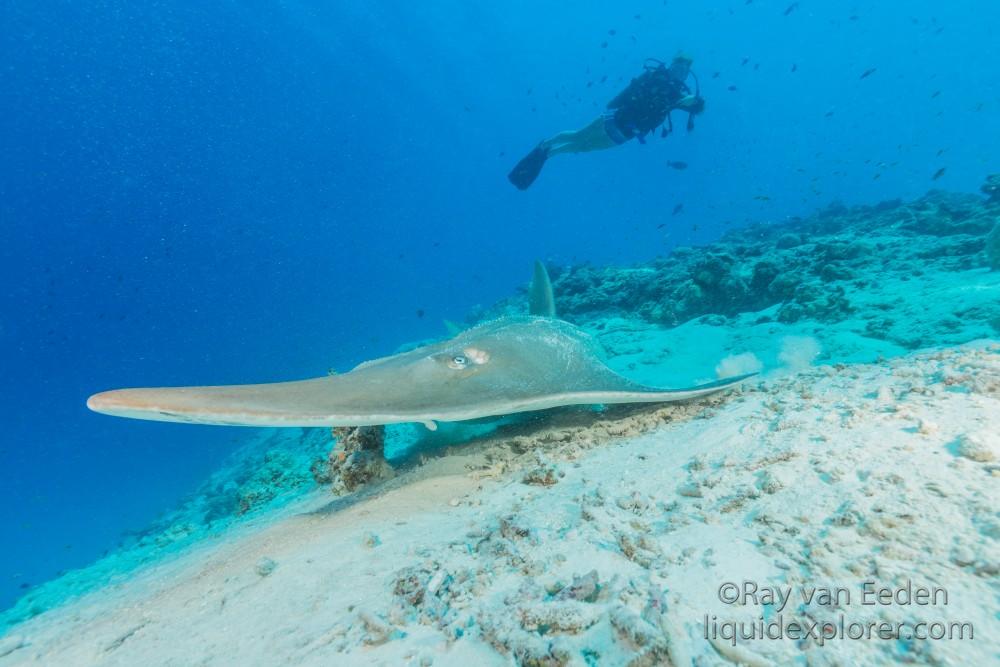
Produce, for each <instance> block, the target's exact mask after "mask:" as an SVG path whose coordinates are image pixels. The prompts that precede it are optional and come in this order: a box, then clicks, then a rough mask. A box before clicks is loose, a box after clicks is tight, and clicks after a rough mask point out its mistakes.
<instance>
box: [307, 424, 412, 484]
mask: <svg viewBox="0 0 1000 667" xmlns="http://www.w3.org/2000/svg"><path fill="white" fill-rule="evenodd" d="M333 437H334V438H335V440H336V445H335V446H334V447H333V449H331V450H330V453H329V454H328V455H327V456H326V457H325V458H323V459H318V460H316V461H314V462H313V464H312V466H311V467H310V470H311V472H312V475H313V479H315V480H316V483H317V484H320V485H329V486H330V488H331V489H332V490H333V492H334V493H337V494H342V493H350V492H351V491H354V490H355V489H357V488H359V487H361V486H363V485H365V484H367V483H369V482H371V481H374V480H379V479H388V478H389V477H392V475H393V470H392V467H391V466H390V465H389V463H388V462H387V461H386V460H385V427H384V426H344V427H338V428H334V429H333Z"/></svg>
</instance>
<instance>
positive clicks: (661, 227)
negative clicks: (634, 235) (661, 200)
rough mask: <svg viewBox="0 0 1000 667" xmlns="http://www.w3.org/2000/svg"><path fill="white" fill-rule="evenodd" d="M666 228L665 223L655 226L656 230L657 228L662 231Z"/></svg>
mask: <svg viewBox="0 0 1000 667" xmlns="http://www.w3.org/2000/svg"><path fill="white" fill-rule="evenodd" d="M666 226H667V223H665V222H664V223H662V224H659V225H657V226H656V228H657V229H663V228H664V227H666Z"/></svg>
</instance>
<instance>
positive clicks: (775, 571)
mask: <svg viewBox="0 0 1000 667" xmlns="http://www.w3.org/2000/svg"><path fill="white" fill-rule="evenodd" d="M706 418H710V419H707V420H706ZM651 424H653V425H655V424H660V425H659V426H658V427H656V428H655V429H654V430H653V431H648V429H649V427H650V425H651ZM640 432H643V433H644V434H643V435H635V434H636V433H640ZM998 433H1000V345H997V344H995V343H993V344H989V345H987V344H983V345H979V346H967V347H961V348H952V349H946V350H939V351H931V352H925V353H920V354H911V355H909V356H905V357H900V358H898V359H896V360H894V361H893V362H891V363H889V364H881V365H868V366H865V365H858V366H841V367H820V368H815V369H810V370H808V371H806V372H805V373H802V374H800V375H797V376H790V377H785V378H778V379H771V380H768V381H766V382H763V383H754V384H751V385H750V386H749V387H747V388H746V389H744V390H743V391H742V392H741V393H740V394H738V395H736V396H733V397H730V398H729V399H727V400H726V401H722V400H715V401H713V400H711V399H709V401H708V403H707V404H706V403H698V404H686V405H679V406H667V407H663V408H660V409H658V410H656V411H653V412H649V411H636V412H632V413H631V414H630V415H628V414H626V415H624V416H620V418H618V419H617V420H611V419H608V420H607V421H605V422H603V423H599V424H596V425H594V426H592V427H590V428H564V427H559V426H558V425H554V426H551V427H549V428H548V429H542V430H541V431H539V432H537V433H535V434H534V435H532V436H527V435H525V436H523V437H521V438H518V439H517V440H518V441H517V442H506V443H496V446H494V447H493V448H482V449H479V450H477V452H475V453H470V454H469V455H467V456H461V455H458V456H451V457H445V458H443V459H440V460H439V461H437V462H436V463H434V464H433V465H432V466H431V467H430V468H428V469H422V471H421V473H420V476H419V478H418V479H416V478H411V479H409V480H406V481H408V482H409V483H407V484H401V485H397V486H395V487H394V488H391V489H388V490H386V491H384V492H383V493H381V494H376V495H374V496H370V497H366V498H361V499H359V500H357V501H356V502H354V501H352V500H350V499H348V498H344V499H341V500H339V501H336V502H335V504H334V505H333V506H330V507H327V508H326V510H325V511H324V510H323V509H322V508H323V507H324V503H325V502H327V500H328V497H321V496H315V497H314V498H313V499H312V500H310V501H307V502H306V503H305V504H304V505H302V506H301V509H302V510H307V509H319V510H320V511H317V512H315V513H312V514H300V515H298V516H292V517H287V516H286V517H285V518H282V519H280V520H278V521H275V522H274V523H271V524H264V525H259V526H256V527H253V528H251V529H247V530H243V531H239V532H234V533H233V534H232V535H231V536H229V537H228V538H226V539H225V540H224V541H223V542H222V543H220V544H217V545H202V546H201V547H199V548H197V549H196V550H193V551H192V552H191V553H190V554H189V555H188V556H186V557H184V558H181V559H179V560H178V561H175V562H174V563H171V564H164V565H162V566H159V567H154V568H150V569H147V570H145V571H144V572H142V573H140V574H139V575H138V576H136V577H135V578H134V579H133V580H132V581H130V582H126V583H124V584H121V585H118V586H115V587H113V588H109V589H105V590H102V591H98V592H95V593H93V594H91V595H89V596H86V597H84V598H82V599H80V600H79V601H77V602H74V603H71V604H68V605H66V606H63V607H61V608H57V609H54V610H52V611H49V612H47V613H45V614H43V615H41V616H39V617H37V618H35V619H33V620H30V621H28V622H26V623H24V624H22V625H20V626H17V627H16V628H15V629H14V632H13V634H10V635H8V636H6V637H4V638H3V639H2V640H0V655H2V656H3V657H0V665H4V666H6V665H20V664H103V665H135V664H178V665H186V664H208V665H224V664H248V665H254V664H269V665H285V664H287V665H292V664H294V665H299V664H305V665H328V664H394V665H395V664H400V665H420V664H434V665H467V664H483V665H491V664H497V665H505V664H510V662H511V660H515V661H517V662H530V661H549V662H548V663H547V664H585V662H586V661H588V660H590V661H594V660H598V661H599V664H624V663H625V662H626V661H628V660H630V659H636V658H639V659H640V660H645V662H640V663H638V664H668V663H667V661H668V660H669V661H670V662H672V663H673V664H678V665H689V664H692V663H693V661H695V660H698V659H699V658H701V659H708V660H710V661H712V664H715V663H716V662H721V663H722V664H726V663H727V662H728V663H733V664H736V663H741V664H754V665H769V664H775V665H780V664H792V663H798V662H802V661H805V660H809V661H810V664H812V662H813V661H817V660H818V661H821V662H824V661H825V662H828V661H829V660H831V659H834V658H836V659H837V660H839V661H840V662H841V663H843V664H867V665H882V664H895V663H897V662H916V663H918V664H927V663H931V664H943V665H970V664H990V662H991V661H992V660H993V659H994V658H995V656H996V655H997V652H998V651H1000V621H998V620H997V616H996V608H995V606H993V605H991V604H984V601H991V600H995V599H996V595H997V593H998V592H1000V591H998V584H997V582H998V574H1000V551H998V547H997V540H998V539H1000V520H998V518H997V514H996V508H997V507H998V506H1000V495H998V486H997V475H998V470H1000V468H998V466H1000V463H998V460H1000V443H998V441H997V434H998ZM609 437H610V438H611V442H610V443H609V442H608V438H609ZM524 451H527V453H526V454H517V452H524ZM435 466H436V467H435ZM744 579H746V580H751V581H754V582H757V583H758V584H759V585H761V586H764V585H774V586H778V585H781V586H788V585H791V586H803V585H815V586H831V587H833V586H843V587H845V588H847V589H849V590H850V591H852V592H855V593H856V594H859V593H860V590H859V587H860V585H861V582H863V581H865V580H866V579H872V580H875V581H877V582H879V583H880V585H884V586H887V587H892V588H898V587H901V586H904V585H905V584H906V582H907V581H910V582H912V585H924V586H936V587H941V588H944V589H946V590H947V594H948V604H947V606H941V605H939V606H919V607H918V606H914V605H909V606H907V605H890V606H882V607H878V608H871V607H863V606H861V605H860V604H858V602H857V600H858V598H857V597H856V598H855V602H854V603H852V604H849V605H842V606H841V607H840V608H839V609H838V608H833V607H826V606H822V605H820V604H818V603H817V602H814V603H812V604H809V605H806V604H804V603H802V601H801V600H800V599H798V598H795V599H793V601H792V602H790V603H789V604H788V606H787V607H786V608H785V609H784V610H783V614H784V615H786V616H789V617H793V618H795V619H797V620H800V621H802V622H804V623H807V622H809V621H810V619H812V620H813V621H825V620H830V619H835V618H836V617H837V615H838V614H843V615H844V616H845V617H846V619H847V620H848V621H849V622H850V621H853V620H859V621H860V620H865V619H869V618H873V617H874V618H879V619H883V620H889V621H892V622H918V621H935V620H943V621H951V620H960V621H964V622H968V623H971V624H972V625H973V627H974V630H975V640H973V641H968V640H952V641H936V642H935V641H925V642H895V641H879V640H872V641H850V640H843V641H834V640H831V641H829V642H827V643H826V645H825V646H822V647H821V646H819V645H817V643H816V642H815V641H812V640H807V641H805V642H802V643H801V644H797V643H795V642H791V641H788V640H773V641H772V640H768V641H760V642H752V643H742V644H739V645H738V646H736V647H733V646H731V645H730V644H729V643H728V642H726V641H723V640H720V639H716V640H712V639H706V638H705V636H704V634H705V633H704V621H703V619H704V616H705V614H709V615H713V614H714V615H716V616H717V618H718V620H720V621H724V620H736V619H741V620H753V619H755V618H757V617H758V616H759V615H760V614H761V612H762V610H761V608H760V607H757V606H754V605H753V604H751V605H749V606H746V607H737V606H727V605H724V604H723V603H721V602H720V601H719V597H718V589H719V586H720V585H721V584H723V583H724V582H728V581H737V582H738V581H742V580H744ZM543 629H544V631H543ZM265 656H266V657H265Z"/></svg>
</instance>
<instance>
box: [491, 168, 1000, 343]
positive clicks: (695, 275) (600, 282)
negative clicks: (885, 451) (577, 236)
mask: <svg viewBox="0 0 1000 667" xmlns="http://www.w3.org/2000/svg"><path fill="white" fill-rule="evenodd" d="M992 182H993V181H991V183H992ZM987 187H988V186H984V191H986V188H987ZM991 192H992V191H991ZM994 194H995V193H994ZM998 216H1000V202H998V201H997V199H996V197H995V196H994V197H992V198H991V199H990V200H988V201H985V202H984V201H983V199H981V198H980V197H977V196H975V195H971V194H969V195H966V194H953V193H946V192H942V191H932V192H930V193H928V194H927V195H926V196H924V197H922V198H920V199H918V200H916V201H913V202H910V203H903V202H901V201H898V200H896V201H888V202H883V203H881V204H878V205H875V206H856V207H852V208H847V207H844V206H841V205H834V206H831V207H830V208H828V209H826V210H823V211H821V212H819V213H817V214H815V215H813V216H810V217H807V218H802V219H798V218H796V219H791V220H788V221H785V222H780V223H773V222H771V223H766V224H757V225H751V226H748V227H745V228H741V229H738V230H733V231H731V232H729V233H728V234H726V235H725V236H723V237H722V238H721V239H720V240H719V241H718V242H715V243H712V244H710V245H708V246H704V247H698V248H693V247H680V248H676V249H675V250H674V251H673V252H672V253H671V254H670V255H669V256H668V257H665V258H660V259H657V260H654V261H652V262H650V263H648V264H645V265H642V266H635V267H629V268H620V267H600V268H598V267H593V266H589V265H581V266H573V267H569V268H567V269H565V270H563V271H561V272H559V273H558V274H557V278H556V279H555V281H554V290H555V296H556V301H557V305H558V308H559V312H560V315H561V316H563V317H566V318H567V319H570V320H572V321H575V322H577V323H580V324H583V325H584V326H587V325H588V324H594V325H595V326H596V325H597V323H598V322H599V321H600V320H602V319H606V318H608V317H615V316H621V317H633V318H634V317H639V318H641V319H643V320H645V321H646V322H649V323H653V324H658V325H662V326H668V327H673V326H677V325H679V324H681V323H683V322H685V321H689V320H692V319H695V318H699V317H704V316H713V317H723V318H732V317H734V316H736V315H738V314H740V313H744V312H757V311H765V310H766V311H767V313H766V314H764V315H762V317H763V318H767V319H771V320H775V321H778V322H780V323H783V324H794V323H797V322H800V321H804V320H808V321H815V322H817V323H820V324H830V323H839V322H845V321H848V320H851V319H855V320H864V321H865V322H866V323H867V326H868V327H869V329H868V333H869V335H870V336H871V337H872V338H881V339H886V340H891V341H893V342H894V343H897V344H899V345H901V346H903V347H904V348H907V349H915V348H918V347H921V346H924V345H928V344H933V343H935V342H948V343H960V342H963V339H962V338H961V337H952V338H942V337H941V336H939V335H938V334H941V333H945V332H947V331H948V329H949V328H952V329H954V328H955V323H954V321H953V320H954V318H955V317H957V318H959V319H960V320H962V322H964V323H969V322H970V321H973V320H974V321H978V322H982V323H985V324H987V325H989V324H990V323H992V322H1000V320H997V319H996V318H998V317H1000V309H998V308H996V307H992V306H990V305H988V304H986V305H984V306H983V307H981V308H976V309H973V310H970V311H969V312H960V311H957V312H953V311H949V312H944V311H941V312H940V313H936V314H935V317H934V319H932V320H929V321H927V322H924V323H922V326H921V327H920V329H921V333H920V334H919V335H914V333H913V332H906V331H903V330H901V329H903V327H900V326H898V323H896V322H892V321H891V320H892V318H893V316H894V315H896V316H898V313H893V312H892V311H894V310H895V304H894V303H892V302H891V301H888V300H890V299H891V300H896V301H899V300H909V299H914V298H915V295H914V294H913V291H914V290H915V289H920V286H918V285H916V284H915V283H916V282H919V281H921V280H925V281H930V280H931V278H932V277H937V276H939V275H941V276H955V275H956V274H957V273H960V272H964V271H971V270H974V269H976V268H977V267H981V266H982V265H983V259H982V258H983V256H984V251H985V256H986V261H987V263H988V264H991V265H992V266H994V267H995V266H996V265H997V263H998V262H1000V232H993V233H992V234H990V236H989V239H988V240H987V234H989V233H990V230H991V229H994V226H995V225H996V224H997V222H996V221H997V219H998ZM888 284H892V285H893V286H894V289H895V290H896V291H895V293H890V292H889V291H888V290H887V289H886V288H885V287H884V286H886V285H888ZM880 289H882V290H883V291H882V292H879V290H880ZM872 294H879V295H884V296H885V297H886V300H882V301H876V300H873V299H872V298H871V295H872ZM977 305H978V304H977ZM524 308H525V306H524V299H523V297H518V298H515V299H510V300H507V301H505V302H502V303H500V304H498V305H497V306H496V307H494V308H493V309H492V310H490V311H488V312H486V313H480V314H478V315H479V316H487V317H488V316H497V315H501V314H504V313H509V312H523V311H524ZM771 308H774V309H775V310H773V311H771V310H769V309H771ZM886 320H890V321H889V322H887V321H886ZM965 340H967V339H965Z"/></svg>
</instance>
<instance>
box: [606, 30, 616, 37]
mask: <svg viewBox="0 0 1000 667" xmlns="http://www.w3.org/2000/svg"><path fill="white" fill-rule="evenodd" d="M608 34H609V35H611V36H612V37H614V36H615V35H617V34H618V31H617V30H615V29H614V28H612V29H611V30H608Z"/></svg>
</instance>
